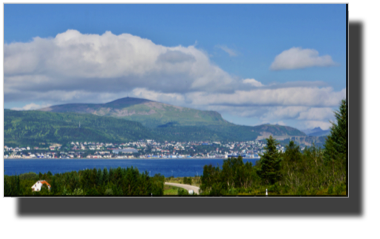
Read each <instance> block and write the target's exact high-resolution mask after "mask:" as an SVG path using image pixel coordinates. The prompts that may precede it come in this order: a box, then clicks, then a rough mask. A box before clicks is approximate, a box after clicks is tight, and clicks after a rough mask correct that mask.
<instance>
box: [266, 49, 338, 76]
mask: <svg viewBox="0 0 380 239" xmlns="http://www.w3.org/2000/svg"><path fill="white" fill-rule="evenodd" d="M334 65H337V63H335V62H334V61H333V60H332V58H331V56H329V55H324V56H319V53H318V51H316V50H314V49H302V48H301V47H293V48H290V49H289V50H285V51H283V52H281V53H280V54H279V55H277V56H276V57H275V59H274V61H273V63H272V65H271V66H270V69H271V70H275V71H278V70H292V69H302V68H307V67H313V66H320V67H324V66H334Z"/></svg>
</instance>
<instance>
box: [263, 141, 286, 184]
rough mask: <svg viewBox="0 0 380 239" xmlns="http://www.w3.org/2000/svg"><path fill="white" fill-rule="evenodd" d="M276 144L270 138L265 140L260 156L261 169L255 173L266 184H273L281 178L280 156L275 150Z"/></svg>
mask: <svg viewBox="0 0 380 239" xmlns="http://www.w3.org/2000/svg"><path fill="white" fill-rule="evenodd" d="M277 145H278V143H277V142H276V140H275V139H273V137H272V136H270V137H269V139H267V146H265V148H264V149H265V153H264V154H263V155H260V156H261V159H260V165H261V168H260V169H259V170H258V171H257V174H258V175H259V176H260V178H261V179H262V180H263V181H264V182H265V183H267V184H274V183H276V182H277V181H278V180H280V178H281V174H280V169H281V160H282V158H281V154H280V153H279V152H278V150H277V149H276V146H277Z"/></svg>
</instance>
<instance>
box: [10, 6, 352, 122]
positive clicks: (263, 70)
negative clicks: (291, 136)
mask: <svg viewBox="0 0 380 239" xmlns="http://www.w3.org/2000/svg"><path fill="white" fill-rule="evenodd" d="M69 29H72V30H75V32H68V30H69ZM106 31H110V32H111V33H112V36H111V38H112V39H117V36H119V35H120V34H125V33H128V34H131V35H132V36H136V37H138V38H136V39H135V40H133V43H131V44H132V45H133V44H135V43H136V44H137V45H134V46H135V47H136V48H135V50H134V51H132V52H134V53H136V52H138V51H137V50H136V49H142V48H139V46H140V45H138V44H140V43H137V42H140V41H141V42H143V40H142V39H148V40H150V41H151V42H152V44H153V45H149V47H152V48H149V49H150V51H151V52H155V51H158V52H161V51H162V52H161V53H157V54H164V52H166V51H176V53H173V54H177V53H178V52H180V53H178V54H182V53H184V54H190V55H191V56H192V57H193V58H194V59H195V61H192V63H190V62H189V63H188V65H185V63H183V62H182V63H181V64H183V67H182V68H181V69H183V71H181V72H178V70H176V68H175V67H174V68H170V67H169V66H166V65H165V66H163V65H159V66H160V67H163V68H162V69H160V70H157V67H158V66H153V65H149V66H146V67H143V68H144V72H143V73H141V72H125V71H121V70H120V72H121V73H120V74H116V75H115V74H114V75H112V74H109V73H106V72H105V71H106V70H104V71H102V72H99V74H101V75H102V74H103V75H105V76H107V77H108V78H107V77H105V78H104V81H100V79H99V77H95V76H93V75H91V76H90V75H88V74H87V75H86V74H84V73H83V72H81V70H80V69H74V68H73V67H75V65H74V66H71V65H70V66H65V69H66V70H68V71H70V76H69V75H68V74H65V73H62V72H64V71H63V70H62V69H60V68H59V67H60V66H61V65H63V64H65V61H63V62H59V63H56V64H53V65H49V64H50V63H46V62H49V61H56V59H57V55H54V59H53V58H52V59H53V60H46V61H45V60H41V59H49V57H53V56H52V55H49V50H51V51H52V52H53V50H52V49H53V48H54V47H57V46H58V45H59V44H58V43H57V44H58V45H54V44H55V43H54V44H53V43H52V44H53V45H54V46H53V45H52V48H48V49H43V46H41V45H45V46H48V45H49V44H50V43H43V44H39V43H38V42H37V41H36V40H35V39H34V38H35V37H39V38H42V39H44V40H46V41H47V42H54V39H55V38H57V34H63V33H66V35H67V36H69V35H70V37H68V38H67V37H63V38H62V39H72V38H71V37H76V39H81V40H80V41H79V40H78V41H77V43H75V44H79V45H81V44H82V45H81V46H83V44H89V46H92V45H93V44H92V43H91V41H94V42H98V41H100V40H97V38H96V37H95V36H98V37H99V36H104V35H103V34H104V33H105V32H106ZM88 34H91V36H94V37H93V38H91V39H87V38H86V37H85V36H87V35H88ZM105 38H106V37H105V36H104V37H103V38H101V39H103V40H101V41H102V46H104V44H111V43H109V42H108V43H106V42H105ZM111 38H110V37H108V38H107V39H111ZM84 39H86V40H84ZM83 41H85V42H86V43H83ZM112 41H114V40H112ZM126 41H128V40H126ZM131 41H132V40H131ZM4 42H5V84H4V87H5V102H4V106H5V108H22V107H24V109H32V108H33V107H36V106H44V105H51V104H58V103H69V102H95V101H96V102H103V101H108V100H113V99H115V97H116V98H118V97H123V96H124V95H125V96H126V95H129V96H140V97H147V98H149V97H150V98H151V99H153V100H158V101H164V102H166V103H171V104H176V105H182V106H187V107H193V108H199V109H208V110H217V111H219V112H220V113H222V115H223V117H224V118H226V119H227V120H230V121H233V122H235V123H240V124H247V125H256V124H260V123H268V122H269V123H280V124H287V125H290V126H298V128H308V127H314V126H321V127H322V128H326V127H328V121H329V120H331V119H332V118H331V117H332V115H333V114H331V113H328V110H329V109H331V110H330V111H332V110H333V109H336V108H337V106H338V105H339V100H340V99H341V98H344V97H345V96H342V94H343V93H342V91H344V89H345V88H346V5H344V4H336V5H334V4H325V5H314V4H306V5H298V4H289V5H277V4H271V5H264V4H244V5H170V4H162V5H148V4H144V5H132V4H125V5H116V4H112V5H100V4H96V5H82V4H78V5H69V4H64V5H61V4H54V5H44V4H36V5H24V4H5V5H4ZM78 42H79V43H78ZM19 43H22V44H21V45H17V44H19ZM70 44H71V43H70ZM94 44H95V43H94ZM120 44H122V45H121V46H120V47H125V46H126V45H125V44H124V43H120ZM141 44H143V43H141ZM79 45H76V46H75V47H78V46H79ZM61 46H62V45H59V47H61ZM110 46H111V45H110ZM161 46H163V47H164V48H165V49H163V50H162V49H161ZM179 46H182V48H178V47H179ZM59 47H58V48H59ZM65 47H66V46H65ZM112 47H115V45H112ZM90 48H91V47H90ZM90 48H88V49H90ZM31 49H33V50H31ZM35 49H39V50H38V51H37V50H35ZM54 49H55V48H54ZM65 49H66V48H65ZM70 49H71V48H70ZM86 49H87V48H86ZM96 49H97V48H96ZM120 49H121V48H120ZM123 49H124V48H123ZM305 49H306V50H305ZM81 50H83V48H81ZM83 51H85V50H83ZM88 51H90V52H85V53H83V54H90V53H91V49H90V50H88ZM285 51H288V52H285ZM47 52H48V53H47ZM54 52H63V53H60V54H64V52H67V49H66V50H65V51H63V49H61V48H59V50H56V51H54ZM125 52H129V51H127V50H125ZM313 52H314V53H313ZM315 52H317V53H315ZM98 53H99V52H97V53H94V52H92V53H91V54H95V55H96V54H98ZM134 53H131V54H129V53H128V54H124V55H121V56H118V57H114V58H113V59H116V58H125V59H121V60H120V61H121V63H122V64H120V66H121V67H122V66H123V64H127V63H126V62H130V60H131V59H132V60H133V59H137V58H138V57H139V55H137V56H136V55H133V54H134ZM55 54H58V53H55ZM83 54H82V55H83ZM99 54H100V55H102V56H103V55H104V54H103V53H99ZM142 54H145V53H142ZM152 54H153V53H152ZM173 54H172V55H171V56H170V57H173ZM178 54H177V55H175V57H177V58H178V56H179V55H178ZM280 54H282V55H281V56H279V55H280ZM100 55H98V56H100ZM8 56H9V57H8ZM23 56H24V58H23ZM154 56H156V55H154V54H153V55H152V56H150V55H149V56H148V55H147V56H146V57H148V58H147V60H146V61H148V59H151V58H150V57H154ZM157 56H158V55H157ZM276 56H279V57H278V59H277V58H276ZM17 57H19V58H17ZM300 57H301V58H300ZM58 58H60V57H58ZM156 58H157V59H158V57H156ZM177 58H175V59H177ZM275 58H276V59H277V61H276V62H275ZM8 59H9V60H8ZM22 59H32V60H30V61H27V62H24V63H28V64H31V65H30V67H29V68H28V67H24V68H23V67H22V63H20V62H22V61H23V60H22ZM65 59H66V58H65ZM165 59H167V58H165ZM173 59H174V58H173ZM178 59H179V58H178ZM181 59H182V58H181ZM189 59H190V58H189ZM201 59H202V60H201ZM297 59H301V60H298V61H297ZM74 60H75V59H74ZM203 60H204V62H203ZM7 61H8V62H9V67H7V66H8V65H7ZM66 61H67V59H66ZM181 61H182V60H181ZM293 61H294V62H293ZM15 62H16V63H17V64H20V66H19V67H16V66H15V65H16V64H15ZM35 62H38V64H37V63H35ZM41 62H44V63H41ZM289 62H293V63H291V64H288V63H289ZM305 62H306V63H305ZM11 63H13V64H11ZM81 63H83V61H82V62H81ZM196 63H199V64H196ZM303 63H305V64H303ZM36 64H37V65H36ZM77 65H79V63H78V64H77ZM113 65H119V63H117V62H115V63H114V64H113ZM205 65H206V66H205ZM48 66H49V67H48ZM86 66H88V65H86ZM202 66H205V67H204V68H205V69H203V67H202ZM33 67H34V68H33ZM54 67H56V68H57V69H54ZM88 67H89V66H88ZM111 67H112V66H111ZM32 68H33V69H32ZM109 68H110V67H108V68H107V69H109ZM127 68H128V67H127ZM206 68H207V69H206ZM8 69H9V70H8ZM25 69H30V70H29V71H28V70H25ZM42 69H46V70H45V71H44V70H42ZM177 69H178V67H177ZM116 71H118V70H116ZM194 71H195V73H194ZM219 71H223V72H222V73H218V72H219ZM75 72H77V75H75ZM215 72H216V73H215ZM141 74H143V75H144V76H142V75H141ZM202 74H203V75H204V76H205V77H206V76H208V77H207V79H206V78H205V77H202ZM131 75H134V76H135V77H137V76H138V77H142V78H141V79H140V78H139V79H140V81H141V82H144V84H146V85H138V84H136V83H132V82H131V81H133V79H136V78H133V77H132V76H131ZM194 75H196V77H195V76H194ZM109 77H110V78H111V81H110V80H109V79H110V78H109ZM197 77H198V78H197ZM100 78H101V77H100ZM106 78H107V79H106ZM214 78H215V79H214ZM221 78H222V79H223V80H219V79H221ZM37 79H39V80H37ZM41 79H44V80H41ZM68 79H71V80H73V82H71V83H70V85H65V84H64V83H65V82H68V83H69V82H70V80H68ZM83 79H84V80H83ZM168 79H170V81H169V80H168ZM202 79H203V81H209V82H208V83H207V84H201V85H202V87H200V86H199V87H198V88H197V86H196V85H199V84H196V83H194V82H199V81H201V80H202ZM205 79H206V80H205ZM209 79H213V80H209ZM245 79H254V80H255V81H257V82H259V83H258V84H261V86H260V87H258V88H257V87H256V88H255V87H253V86H252V85H250V84H248V83H245V84H244V83H242V82H244V80H245ZM91 80H92V82H93V84H92V85H98V86H99V89H98V88H96V87H95V86H92V87H90V88H91V89H86V88H85V87H84V86H83V85H81V84H80V83H78V82H79V81H82V82H86V84H87V85H88V82H91ZM106 80H108V81H109V82H113V81H114V82H117V83H118V84H121V87H120V88H122V89H123V90H120V89H113V88H112V87H108V86H107V87H104V86H103V84H106V83H105V82H106ZM153 80H154V81H155V82H153ZM181 80H182V81H186V83H183V82H182V83H181V82H179V81H181ZM41 82H46V84H45V83H44V84H43V85H41V84H42V83H41ZM126 82H127V83H126ZM157 82H160V84H158V83H157ZM173 82H175V83H173ZM22 84H24V85H25V84H31V85H32V86H34V87H31V88H32V89H24V88H23V87H21V85H22ZM76 84H77V88H76V86H75V85H76ZM159 85H163V86H165V85H166V86H168V85H169V86H170V87H166V88H160V87H159ZM248 85H249V86H250V87H251V86H252V87H253V88H249V87H247V88H246V87H245V86H248ZM256 86H257V85H256ZM49 87H50V88H49ZM154 87H155V88H154ZM186 87H188V88H186ZM305 87H306V88H305ZM42 88H43V90H42ZM248 88H249V89H248ZM229 89H230V91H229ZM264 89H265V90H264ZM281 89H284V91H281ZM295 89H299V90H300V91H303V92H309V91H308V90H310V93H309V95H313V96H314V97H316V99H318V97H319V98H321V97H324V98H326V94H330V93H331V94H330V95H333V96H334V97H332V98H331V100H330V101H324V102H319V103H316V104H313V103H311V102H308V103H303V100H302V96H301V95H300V97H299V98H298V99H294V100H293V101H291V102H287V101H286V100H284V99H277V100H274V98H277V95H278V94H282V92H284V94H285V93H287V94H290V93H289V92H292V93H291V94H292V95H293V96H294V92H296V91H295ZM241 90H246V91H248V90H251V93H252V94H256V95H258V97H260V99H262V98H264V97H266V96H268V97H272V99H268V100H262V102H258V101H257V102H256V101H255V100H256V99H255V98H254V97H253V98H252V97H250V96H249V95H248V94H247V98H245V99H243V98H242V99H240V98H239V100H235V101H234V102H231V103H230V102H227V101H226V100H224V98H226V97H227V98H228V97H231V98H233V97H235V98H236V94H238V93H239V92H240V91H241ZM313 90H314V91H313ZM57 91H59V94H61V95H62V97H57V96H56V93H57ZM54 92H55V93H54ZM94 92H96V94H92V93H94ZM329 92H330V93H329ZM17 94H22V97H18V95H17ZM217 94H218V95H217ZM318 94H322V95H318ZM95 95H97V96H99V95H100V96H101V97H95ZM200 95H202V97H205V98H207V99H210V102H208V103H207V104H206V103H205V104H202V102H199V101H198V102H197V100H196V99H199V96H200ZM194 97H196V98H194ZM304 97H307V95H305V96H304ZM221 99H223V100H221ZM297 100H298V101H299V102H298V101H297ZM31 104H33V105H31ZM27 105H29V108H28V107H26V106H27ZM297 107H298V108H297ZM272 111H277V112H281V111H283V112H284V113H283V114H273V112H272ZM313 115H314V118H313ZM318 115H319V116H318ZM321 115H323V117H322V116H321Z"/></svg>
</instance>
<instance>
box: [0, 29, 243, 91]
mask: <svg viewBox="0 0 380 239" xmlns="http://www.w3.org/2000/svg"><path fill="white" fill-rule="evenodd" d="M234 82H236V80H235V79H233V78H232V77H231V76H230V75H229V74H228V73H226V72H225V71H223V70H222V69H220V68H219V67H218V66H216V65H214V64H213V63H211V62H210V60H209V57H208V56H207V54H205V53H204V52H202V51H201V50H198V49H197V48H195V46H188V47H183V46H175V47H165V46H162V45H157V44H155V43H153V42H152V41H151V40H149V39H144V38H141V37H138V36H134V35H131V34H121V35H114V34H112V33H111V32H105V33H104V34H103V35H97V34H82V33H80V32H78V31H76V30H68V31H66V32H64V33H60V34H58V35H57V36H56V37H54V38H39V37H36V38H34V39H33V40H32V41H31V42H27V43H10V44H5V45H4V85H5V98H7V93H8V92H13V94H16V93H17V92H18V95H22V94H24V93H25V92H26V91H29V92H33V93H35V95H38V94H37V92H38V93H42V92H43V93H45V92H47V91H56V90H61V91H67V92H70V91H73V90H75V91H89V92H99V93H105V92H114V93H115V92H125V91H126V90H128V91H130V90H132V89H133V88H136V87H145V88H148V89H150V90H157V91H161V92H175V91H177V92H181V93H182V92H188V91H194V90H201V89H202V88H205V87H207V88H208V89H209V90H210V91H233V89H231V85H235V84H234Z"/></svg>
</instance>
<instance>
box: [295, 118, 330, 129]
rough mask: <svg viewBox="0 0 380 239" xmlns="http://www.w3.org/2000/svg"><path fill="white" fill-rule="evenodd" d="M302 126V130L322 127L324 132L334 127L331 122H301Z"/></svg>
mask: <svg viewBox="0 0 380 239" xmlns="http://www.w3.org/2000/svg"><path fill="white" fill-rule="evenodd" d="M300 124H301V125H302V126H303V127H300V129H301V128H304V129H313V128H316V127H320V128H321V129H322V130H328V129H329V128H330V127H331V126H332V125H331V123H330V122H326V121H315V120H308V121H303V122H300Z"/></svg>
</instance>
